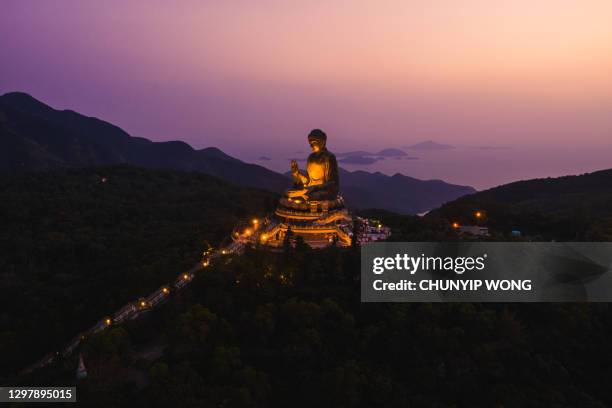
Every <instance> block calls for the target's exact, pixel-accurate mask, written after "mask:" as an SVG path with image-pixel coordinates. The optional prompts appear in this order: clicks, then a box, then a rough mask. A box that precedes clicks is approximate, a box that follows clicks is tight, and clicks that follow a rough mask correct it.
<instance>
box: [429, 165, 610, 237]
mask: <svg viewBox="0 0 612 408" xmlns="http://www.w3.org/2000/svg"><path fill="white" fill-rule="evenodd" d="M476 210H478V211H484V214H485V216H486V217H485V220H483V222H485V223H486V224H488V225H489V226H490V227H492V228H494V229H496V230H498V231H502V232H506V233H507V232H509V231H511V230H513V229H514V230H520V231H522V232H523V233H527V234H530V235H540V236H542V237H544V238H547V237H548V238H550V239H556V240H561V239H563V240H592V241H599V240H602V241H605V240H609V239H610V237H612V169H608V170H601V171H596V172H593V173H586V174H581V175H575V176H563V177H557V178H550V177H549V178H540V179H533V180H525V181H517V182H514V183H510V184H505V185H502V186H498V187H495V188H491V189H489V190H485V191H481V192H478V193H475V194H470V195H466V196H464V197H461V198H459V199H457V200H455V201H451V202H448V203H446V204H444V205H442V206H441V207H440V208H438V209H436V210H433V211H432V212H431V213H430V214H431V215H432V216H442V217H445V218H448V219H453V220H457V221H460V222H463V223H474V222H475V220H474V219H473V217H472V214H473V213H474V211H476Z"/></svg>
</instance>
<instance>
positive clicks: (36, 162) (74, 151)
mask: <svg viewBox="0 0 612 408" xmlns="http://www.w3.org/2000/svg"><path fill="white" fill-rule="evenodd" d="M400 152H401V153H400ZM402 153H403V154H405V152H403V151H398V150H397V149H394V151H391V149H386V150H383V151H381V152H379V154H380V155H382V156H387V157H389V156H398V155H400V156H403V154H402ZM121 163H124V164H132V165H135V166H142V167H145V168H165V169H176V170H187V171H200V172H203V173H206V174H210V175H213V176H216V177H218V178H221V179H225V180H228V181H230V182H232V183H235V184H238V185H243V186H248V187H258V188H262V189H267V190H270V191H275V192H282V191H283V190H285V189H286V188H287V187H288V186H289V182H288V179H287V177H286V175H282V174H279V173H276V172H274V171H272V170H269V169H267V168H265V167H262V166H258V165H255V164H248V163H245V162H243V161H241V160H238V159H236V158H233V157H231V156H229V155H227V154H225V153H224V152H222V151H221V150H219V149H217V148H214V147H209V148H206V149H200V150H196V149H194V148H192V147H191V146H189V145H188V144H187V143H184V142H181V141H171V142H152V141H150V140H148V139H145V138H141V137H133V136H130V135H129V134H127V133H126V132H125V131H123V130H122V129H120V128H119V127H117V126H115V125H112V124H110V123H108V122H105V121H102V120H100V119H97V118H93V117H87V116H84V115H81V114H79V113H77V112H74V111H71V110H62V111H59V110H55V109H53V108H51V107H49V106H47V105H45V104H44V103H42V102H40V101H38V100H36V99H35V98H33V97H32V96H30V95H28V94H25V93H19V92H12V93H8V94H5V95H2V96H0V171H3V172H15V171H24V170H44V169H50V168H56V167H86V166H96V165H112V164H121ZM340 180H341V190H342V191H343V194H344V195H345V197H346V199H347V202H348V203H349V205H351V206H352V207H354V208H368V207H373V208H382V209H387V210H390V211H396V212H399V213H409V214H414V213H419V212H423V211H426V210H429V209H431V208H434V207H438V206H440V205H441V204H443V203H444V202H447V201H450V200H453V199H455V198H457V197H460V196H462V195H465V194H469V193H472V192H474V191H475V190H474V189H473V188H472V187H467V186H458V185H452V184H448V183H445V182H443V181H440V180H427V181H424V180H418V179H414V178H411V177H407V176H403V175H401V174H396V175H394V176H392V177H389V176H386V175H384V174H382V173H367V172H364V171H356V172H348V171H345V170H342V171H341V179H340Z"/></svg>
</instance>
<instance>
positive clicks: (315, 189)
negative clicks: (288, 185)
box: [286, 129, 340, 201]
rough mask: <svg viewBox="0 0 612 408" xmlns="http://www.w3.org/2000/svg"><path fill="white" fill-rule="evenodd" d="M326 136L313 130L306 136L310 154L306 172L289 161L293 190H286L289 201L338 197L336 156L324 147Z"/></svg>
mask: <svg viewBox="0 0 612 408" xmlns="http://www.w3.org/2000/svg"><path fill="white" fill-rule="evenodd" d="M326 142H327V135H326V134H325V132H323V131H322V130H320V129H314V130H313V131H311V132H310V134H309V135H308V143H309V144H310V148H311V149H312V153H311V154H310V156H308V161H307V162H306V171H305V172H303V171H301V170H300V169H299V167H298V164H297V162H296V161H295V160H292V161H291V175H292V176H293V182H294V188H292V189H290V190H287V193H286V194H287V197H289V198H290V199H303V200H304V201H323V200H334V199H336V198H337V196H338V191H339V187H340V186H339V184H340V183H339V180H338V163H337V162H336V156H334V154H333V153H331V152H330V151H329V150H327V148H326V147H325V143H326Z"/></svg>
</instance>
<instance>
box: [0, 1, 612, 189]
mask: <svg viewBox="0 0 612 408" xmlns="http://www.w3.org/2000/svg"><path fill="white" fill-rule="evenodd" d="M96 3H97V4H94V2H83V1H77V0H58V1H53V2H40V1H32V0H6V1H3V4H2V9H3V10H2V13H0V49H1V50H2V53H3V56H4V58H3V63H2V64H0V92H2V93H4V92H8V91H24V92H28V93H30V94H32V95H33V96H34V97H36V98H38V99H40V100H42V101H44V102H46V103H48V104H50V105H52V106H54V107H57V108H69V109H73V110H76V111H79V112H81V113H84V114H86V115H90V116H97V117H100V118H103V119H105V120H108V121H110V122H112V123H114V124H117V125H118V126H121V127H122V128H124V129H125V130H126V131H128V132H129V133H130V134H132V135H135V136H143V137H147V138H150V139H153V140H176V139H179V140H184V141H186V142H188V143H190V144H191V145H193V146H194V147H197V148H201V147H207V146H217V147H219V148H221V149H223V150H224V151H226V152H228V153H229V154H232V155H234V156H237V157H239V158H243V159H246V160H249V161H253V162H256V163H258V164H262V165H266V166H269V167H271V168H273V169H275V170H284V169H286V168H288V167H287V166H288V161H287V160H286V159H288V158H290V157H296V156H298V157H299V155H298V154H293V152H296V151H300V150H301V151H304V152H306V150H307V145H306V142H305V137H306V134H307V133H308V131H309V130H310V129H311V128H313V127H320V128H323V129H324V130H325V131H326V132H327V133H328V135H329V136H330V148H331V150H332V151H335V152H343V151H350V150H373V151H377V150H380V149H383V148H387V147H395V148H402V147H404V146H407V145H410V144H413V143H417V142H420V141H423V140H430V139H431V140H435V141H438V142H440V143H447V144H451V145H455V146H458V148H457V149H455V150H449V151H440V152H426V153H414V154H413V153H412V152H409V154H411V155H415V156H418V157H419V160H412V161H407V160H394V159H387V160H384V161H380V162H377V163H375V164H373V165H369V166H359V168H361V169H364V170H369V171H375V170H381V171H383V172H385V173H387V174H393V173H395V172H401V173H404V174H406V175H410V176H414V177H418V178H426V179H429V178H442V179H444V180H447V181H450V182H454V183H459V184H470V185H473V186H475V187H477V188H484V187H489V186H493V185H497V184H501V183H505V182H509V181H513V180H517V179H524V178H533V177H545V176H557V175H563V174H575V173H582V172H585V171H592V170H596V169H601V168H606V167H607V168H610V167H612V53H611V52H610V49H611V48H610V40H611V39H612V24H610V21H612V2H610V1H607V0H540V1H537V2H533V1H527V0H516V1H512V2H508V1H485V0H434V1H424V0H423V1H405V0H396V1H391V0H382V1H351V2H345V1H310V2H300V3H303V4H297V2H283V1H266V0H264V1H258V2H251V1H226V2H219V1H181V2H178V3H176V2H166V1H161V0H147V1H144V0H143V1H119V0H109V1H105V2H96ZM483 146H484V147H491V146H493V147H504V146H509V147H511V149H498V150H495V149H475V148H474V147H483ZM303 155H304V157H305V155H306V153H304V154H303ZM259 156H269V157H271V158H273V159H274V160H272V161H269V162H262V161H257V158H258V157H259ZM341 165H342V164H341ZM342 166H343V167H345V168H347V169H356V168H357V167H356V166H349V165H342Z"/></svg>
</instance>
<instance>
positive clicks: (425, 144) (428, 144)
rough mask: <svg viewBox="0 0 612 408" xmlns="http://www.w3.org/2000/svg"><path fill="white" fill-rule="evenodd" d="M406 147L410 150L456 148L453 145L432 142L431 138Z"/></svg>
mask: <svg viewBox="0 0 612 408" xmlns="http://www.w3.org/2000/svg"><path fill="white" fill-rule="evenodd" d="M406 148H407V149H410V150H452V149H456V147H455V146H451V145H447V144H441V143H437V142H434V141H433V140H427V141H425V142H420V143H416V144H413V145H411V146H406Z"/></svg>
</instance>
